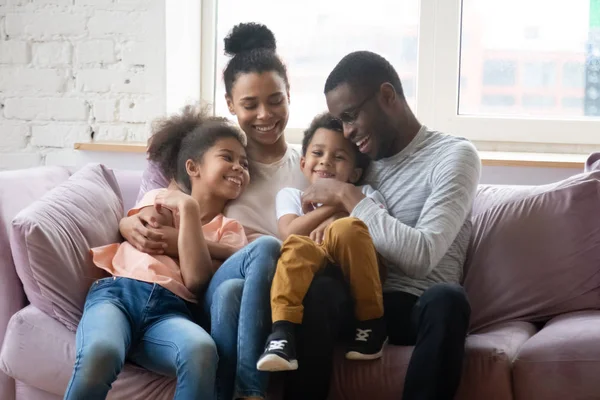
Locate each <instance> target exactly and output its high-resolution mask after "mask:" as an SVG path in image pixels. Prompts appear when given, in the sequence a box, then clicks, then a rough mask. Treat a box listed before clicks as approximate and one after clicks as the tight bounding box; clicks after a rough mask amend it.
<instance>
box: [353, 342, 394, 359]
mask: <svg viewBox="0 0 600 400" xmlns="http://www.w3.org/2000/svg"><path fill="white" fill-rule="evenodd" d="M387 342H388V340H387V338H386V339H385V342H383V344H382V345H381V350H379V351H378V352H377V353H373V354H363V353H359V352H358V351H349V352H347V353H346V359H347V360H357V361H369V360H377V359H379V358H381V357H382V356H383V348H384V347H385V345H386V344H387Z"/></svg>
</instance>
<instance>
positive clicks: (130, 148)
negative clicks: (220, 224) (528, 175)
mask: <svg viewBox="0 0 600 400" xmlns="http://www.w3.org/2000/svg"><path fill="white" fill-rule="evenodd" d="M75 149H76V150H81V151H96V152H109V153H145V152H146V144H145V143H142V142H133V143H118V142H94V143H75ZM479 156H480V157H481V163H482V164H483V165H484V166H489V167H534V168H567V169H569V168H570V169H578V170H580V171H583V167H584V164H585V161H586V159H587V157H588V155H586V154H554V153H517V152H498V151H480V152H479Z"/></svg>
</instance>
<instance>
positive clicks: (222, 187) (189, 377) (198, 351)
mask: <svg viewBox="0 0 600 400" xmlns="http://www.w3.org/2000/svg"><path fill="white" fill-rule="evenodd" d="M245 145H246V137H245V135H244V134H243V133H242V132H241V131H240V130H239V129H238V128H236V127H234V126H233V125H231V124H230V123H228V122H227V120H225V119H222V118H213V117H210V118H209V117H206V116H205V115H204V113H203V112H202V111H201V110H199V109H198V108H195V107H191V106H188V107H186V108H184V110H183V112H182V113H181V114H180V115H177V116H173V117H171V118H168V119H166V120H163V121H160V122H159V123H158V124H157V125H156V131H155V133H154V135H153V136H152V138H151V140H150V146H149V150H148V153H149V155H150V159H151V160H152V161H154V162H156V163H157V164H158V165H160V167H161V169H162V170H163V171H164V172H165V175H166V177H168V178H170V179H171V184H170V186H169V189H156V190H152V191H150V192H147V193H146V195H145V196H144V197H143V199H142V200H141V201H140V202H139V203H138V204H137V205H136V207H135V208H134V209H133V210H130V211H129V213H128V214H129V215H132V214H136V213H139V214H142V213H154V218H156V220H157V221H158V222H159V223H160V224H162V225H165V226H173V227H175V228H178V229H179V232H180V235H179V237H178V240H177V247H178V253H179V259H178V260H177V259H174V258H171V257H169V256H165V255H154V256H152V255H148V254H145V253H142V252H140V251H139V250H137V249H136V248H135V247H134V246H132V245H131V244H130V243H129V242H124V243H122V244H110V245H107V246H103V247H99V248H94V249H92V254H93V260H94V263H95V264H96V265H97V266H98V267H99V268H102V269H104V270H106V271H107V272H109V273H110V274H111V275H112V277H110V278H104V279H100V280H98V281H96V282H95V283H94V284H93V285H92V287H91V289H90V291H89V293H88V296H87V299H86V303H85V308H84V313H83V317H82V319H81V322H80V323H79V327H78V329H77V356H76V360H75V366H74V369H73V375H72V377H71V381H70V383H69V385H68V387H67V391H66V393H65V399H82V400H90V399H91V400H93V399H105V398H106V396H107V394H108V391H109V390H110V388H111V385H112V382H114V381H115V380H116V379H117V375H118V374H119V372H120V371H121V369H122V368H123V364H124V362H125V360H126V359H128V360H131V361H133V362H134V363H136V364H139V365H141V366H143V367H145V368H147V369H149V370H151V371H154V372H156V373H159V374H163V375H167V376H173V377H177V386H176V391H175V399H181V400H188V399H213V398H214V397H215V393H214V392H215V377H216V371H217V361H218V357H217V351H216V348H215V344H214V342H213V341H212V339H211V338H210V336H209V335H208V334H207V333H206V332H205V331H204V329H202V328H201V327H200V326H198V325H196V324H195V323H194V322H193V321H192V315H191V313H190V310H189V307H188V306H189V305H190V303H196V302H197V301H198V295H199V294H200V293H201V292H202V291H203V290H205V289H206V286H207V284H208V282H209V280H210V279H211V277H212V275H213V274H214V272H215V268H213V262H212V260H211V258H213V257H212V254H216V253H219V252H221V253H224V252H227V253H232V252H234V251H236V250H237V249H239V248H241V247H243V246H244V245H245V244H247V240H246V236H245V234H244V230H243V228H242V226H241V225H240V224H239V223H238V222H237V221H235V220H232V219H229V218H226V217H224V216H223V214H222V212H223V209H224V208H225V205H226V204H227V203H228V202H229V201H230V200H234V199H236V198H237V197H238V196H239V195H240V194H241V193H242V191H243V190H244V188H245V187H246V185H247V184H248V182H249V174H248V161H247V159H246V152H245V149H244V147H245Z"/></svg>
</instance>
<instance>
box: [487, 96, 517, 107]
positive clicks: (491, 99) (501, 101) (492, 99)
mask: <svg viewBox="0 0 600 400" xmlns="http://www.w3.org/2000/svg"><path fill="white" fill-rule="evenodd" d="M481 104H482V105H484V106H492V107H502V106H504V107H506V106H512V105H514V104H515V97H514V96H510V95H506V94H485V95H483V96H482V97H481Z"/></svg>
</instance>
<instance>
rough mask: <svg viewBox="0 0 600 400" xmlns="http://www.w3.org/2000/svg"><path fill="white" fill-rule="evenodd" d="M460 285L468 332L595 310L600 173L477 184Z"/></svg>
mask: <svg viewBox="0 0 600 400" xmlns="http://www.w3.org/2000/svg"><path fill="white" fill-rule="evenodd" d="M472 218H473V236H472V240H471V244H470V247H469V253H468V257H467V263H466V265H465V280H464V285H465V288H466V290H467V293H468V295H469V300H470V301H471V307H472V314H471V329H472V330H477V329H481V328H483V327H486V326H489V325H492V324H495V323H498V322H503V321H510V320H525V321H532V322H535V321H543V320H545V319H548V318H551V317H553V316H556V315H559V314H562V313H566V312H571V311H579V310H585V309H600V171H592V172H588V173H584V174H580V175H576V176H573V177H571V178H569V179H566V180H564V181H561V182H557V183H553V184H550V185H544V186H537V187H501V186H480V187H479V189H478V195H477V199H476V201H475V204H474V208H473V216H472Z"/></svg>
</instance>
